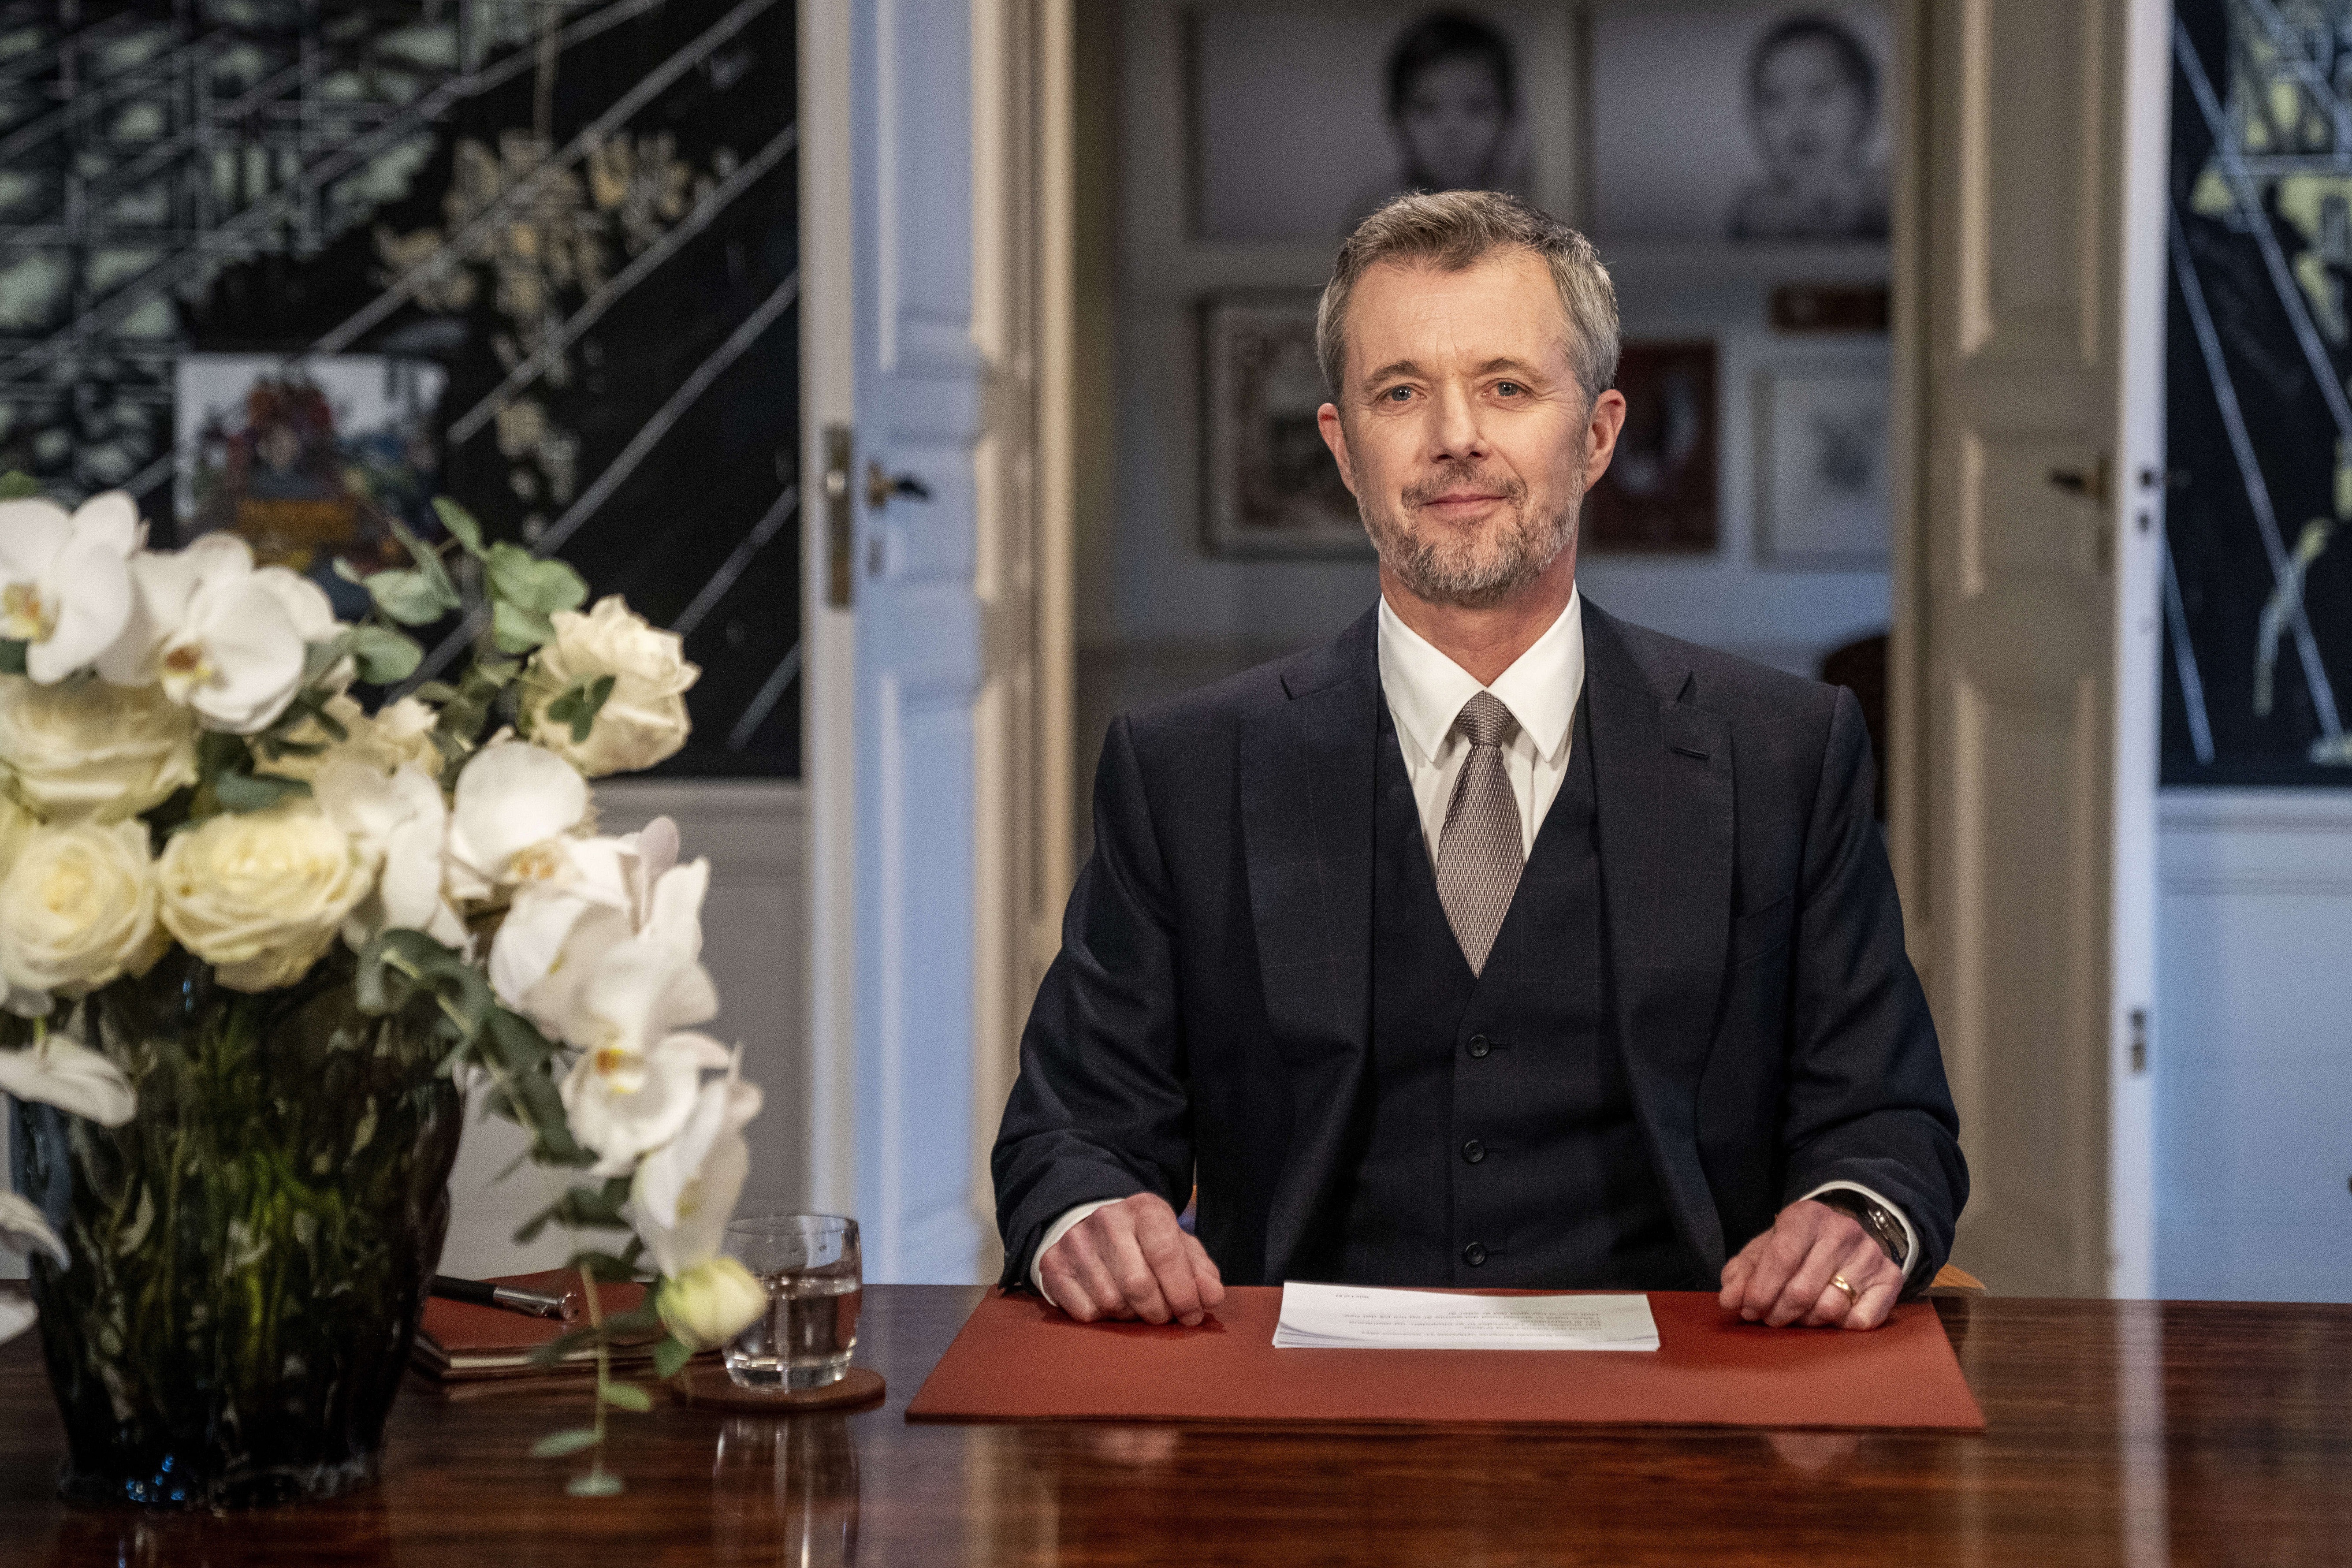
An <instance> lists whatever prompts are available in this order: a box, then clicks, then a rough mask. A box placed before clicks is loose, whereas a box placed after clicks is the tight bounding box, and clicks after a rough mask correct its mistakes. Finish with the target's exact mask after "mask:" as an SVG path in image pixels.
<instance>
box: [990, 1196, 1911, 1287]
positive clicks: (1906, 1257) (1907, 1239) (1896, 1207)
mask: <svg viewBox="0 0 2352 1568" xmlns="http://www.w3.org/2000/svg"><path fill="white" fill-rule="evenodd" d="M1834 1192H1848V1193H1860V1194H1862V1195H1863V1196H1864V1197H1866V1198H1868V1199H1869V1200H1870V1201H1871V1202H1872V1203H1874V1204H1876V1205H1878V1206H1879V1207H1880V1208H1883V1209H1885V1211H1886V1212H1887V1213H1888V1214H1891V1215H1894V1216H1895V1223H1896V1224H1898V1225H1900V1226H1902V1227H1903V1282H1904V1283H1905V1284H1906V1285H1907V1284H1909V1283H1910V1282H1911V1270H1913V1269H1914V1268H1917V1267H1918V1266H1919V1233H1918V1232H1917V1231H1916V1230H1913V1229H1912V1228H1911V1216H1910V1215H1907V1214H1905V1213H1904V1212H1903V1205H1901V1204H1898V1203H1895V1202H1893V1201H1891V1200H1889V1199H1887V1198H1885V1197H1884V1196H1882V1195H1881V1194H1877V1193H1874V1192H1873V1191H1872V1190H1871V1189H1870V1188H1868V1187H1865V1186H1864V1185H1863V1184H1861V1183H1860V1182H1823V1183H1822V1184H1821V1185H1820V1186H1818V1187H1815V1188H1814V1189H1813V1190H1812V1191H1811V1192H1810V1193H1807V1194H1805V1197H1804V1198H1799V1199H1798V1200H1797V1201H1798V1202H1799V1203H1803V1202H1804V1201H1805V1198H1817V1197H1820V1196H1821V1195H1822V1194H1823V1193H1834ZM1081 1217H1083V1216H1081ZM1037 1250H1038V1251H1040V1252H1043V1251H1045V1248H1044V1247H1039V1248H1038V1249H1037Z"/></svg>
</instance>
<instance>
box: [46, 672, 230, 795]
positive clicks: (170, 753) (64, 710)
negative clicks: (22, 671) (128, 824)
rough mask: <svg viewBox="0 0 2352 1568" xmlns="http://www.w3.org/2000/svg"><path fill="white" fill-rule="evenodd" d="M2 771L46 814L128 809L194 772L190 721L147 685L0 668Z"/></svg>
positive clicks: (188, 779) (193, 728)
mask: <svg viewBox="0 0 2352 1568" xmlns="http://www.w3.org/2000/svg"><path fill="white" fill-rule="evenodd" d="M0 773H5V774H6V775H7V776H8V778H9V779H10V780H11V781H12V782H13V784H14V785H15V789H16V795H17V798H18V799H20V800H21V801H22V802H23V803H24V804H25V805H27V806H30V807H31V808H32V809H33V810H34V811H35V812H36V813H37V814H38V815H40V816H43V817H46V818H47V819H49V820H50V821H53V822H54V821H74V820H79V819H80V818H84V817H91V818H95V819H96V820H98V821H100V822H110V821H115V820H119V819H121V818H122V817H127V816H137V815H138V814H139V813H141V812H142V811H145V810H147V809H148V808H149V807H150V806H153V805H161V804H162V803H163V801H164V800H165V799H167V798H168V797H169V796H170V795H172V793H173V791H174V790H176V789H178V788H180V787H181V786H182V785H184V784H194V783H195V782H196V724H195V720H194V717H193V716H192V715H191V714H190V713H189V712H188V710H186V709H184V708H182V707H180V706H178V705H177V704H175V703H173V702H172V701H171V700H169V699H167V698H166V697H165V696H164V695H163V692H162V691H161V690H160V689H157V688H155V687H152V686H137V687H121V686H110V685H108V684H107V683H106V682H104V681H102V680H86V679H85V680H67V681H60V682H59V683H58V684H57V685H55V686H42V685H38V684H37V683H35V682H33V681H31V680H27V679H25V678H23V677H22V676H14V675H11V676H0Z"/></svg>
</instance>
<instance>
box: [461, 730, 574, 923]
mask: <svg viewBox="0 0 2352 1568" xmlns="http://www.w3.org/2000/svg"><path fill="white" fill-rule="evenodd" d="M587 817H588V781H587V780H586V779H583V778H582V777H581V776H580V772H579V770H578V769H576V768H574V767H573V766H572V764H571V763H567V762H565V761H564V760H563V759H562V758H561V757H559V756H556V755H555V754H554V753H552V752H543V751H541V750H540V749H539V748H538V747H537V746H526V745H520V744H518V743H515V742H507V743H505V744H496V745H490V746H487V747H485V748H483V749H482V750H481V751H480V752H477V753H476V754H475V756H474V758H473V760H472V761H471V762H469V763H467V764H466V769H465V771H464V772H463V773H459V774H458V775H457V791H456V804H455V805H454V807H453V809H452V811H451V814H450V822H449V859H450V868H451V878H452V891H454V892H455V893H456V894H457V896H458V897H460V898H466V899H488V898H490V897H492V896H494V895H495V894H496V893H498V892H499V890H500V889H508V888H512V887H514V886H515V885H517V884H519V883H530V882H544V881H549V880H551V879H554V878H555V877H556V876H557V875H558V874H559V873H560V872H562V871H563V870H565V869H566V868H569V867H570V866H571V865H572V857H571V854H570V852H569V849H568V847H567V843H568V841H569V840H570V839H571V838H572V836H573V835H574V834H575V833H576V832H577V830H578V829H579V827H580V826H581V824H582V823H583V822H585V821H586V820H587Z"/></svg>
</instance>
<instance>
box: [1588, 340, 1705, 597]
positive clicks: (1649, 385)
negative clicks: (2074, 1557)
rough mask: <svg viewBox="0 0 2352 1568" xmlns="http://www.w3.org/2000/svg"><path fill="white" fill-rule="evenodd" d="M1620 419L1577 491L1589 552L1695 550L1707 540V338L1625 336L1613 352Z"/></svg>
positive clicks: (1698, 549)
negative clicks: (1604, 457) (1584, 492)
mask: <svg viewBox="0 0 2352 1568" xmlns="http://www.w3.org/2000/svg"><path fill="white" fill-rule="evenodd" d="M1617 390H1618V391H1620V392H1622V393H1623V394H1624V395H1625V427H1624V429H1623V430H1622V431H1621V432H1620V433H1619V435H1618V437H1617V455H1616V456H1615V457H1614V458H1612V459H1610V463H1609V471H1608V472H1607V473H1605V474H1603V475H1601V482H1600V483H1599V484H1597V485H1594V486H1593V487H1592V493H1591V495H1589V496H1587V497H1586V498H1585V503H1584V506H1585V510H1584V519H1583V523H1582V526H1581V529H1580V539H1581V540H1582V546H1581V547H1582V548H1585V549H1589V550H1595V551H1618V550H1622V551H1658V552H1669V553H1676V554H1688V553H1700V552H1706V551H1711V550H1713V549H1714V548H1715V547H1716V539H1717V521H1716V453H1717V448H1718V447H1719V445H1720V443H1719V441H1718V440H1717V430H1716V423H1717V412H1716V395H1715V391H1716V389H1715V344H1714V343H1712V342H1657V343H1642V342H1634V343H1627V344H1626V345H1625V346H1624V350H1623V352H1622V353H1621V354H1620V355H1619V356H1618V360H1617Z"/></svg>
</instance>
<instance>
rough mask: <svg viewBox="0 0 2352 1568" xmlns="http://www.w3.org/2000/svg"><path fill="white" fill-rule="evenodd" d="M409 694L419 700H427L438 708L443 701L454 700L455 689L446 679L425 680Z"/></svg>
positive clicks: (455, 697) (455, 695) (455, 696)
mask: <svg viewBox="0 0 2352 1568" xmlns="http://www.w3.org/2000/svg"><path fill="white" fill-rule="evenodd" d="M409 695H410V696H411V697H414V698H415V699H416V700H418V701H419V702H429V703H431V704H432V705H433V706H434V707H436V708H438V707H440V706H441V705H442V704H443V703H445V702H450V701H454V700H456V699H457V688H456V687H454V686H452V685H450V684H449V683H448V682H447V681H446V680H427V681H424V682H421V683H420V684H418V685H417V686H416V688H415V689H413V690H412V691H410V692H409Z"/></svg>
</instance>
